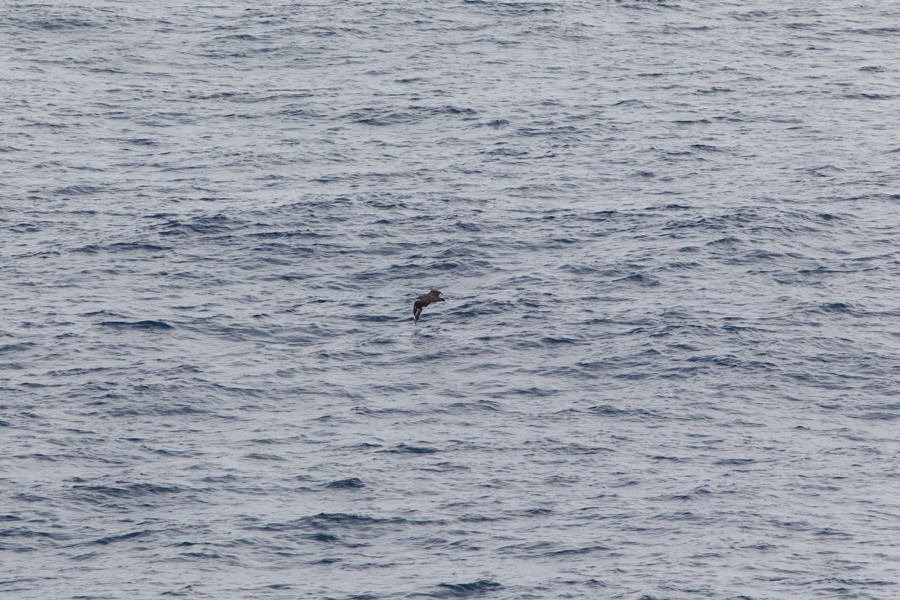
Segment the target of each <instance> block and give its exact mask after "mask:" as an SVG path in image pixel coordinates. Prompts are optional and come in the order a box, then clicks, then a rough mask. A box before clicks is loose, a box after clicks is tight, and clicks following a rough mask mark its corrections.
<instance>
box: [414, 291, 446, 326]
mask: <svg viewBox="0 0 900 600" xmlns="http://www.w3.org/2000/svg"><path fill="white" fill-rule="evenodd" d="M444 300H445V298H441V291H440V290H436V289H434V288H431V291H430V292H428V293H427V294H422V295H421V296H419V297H418V298H416V303H415V304H413V318H414V319H415V322H416V323H418V322H419V316H420V315H421V314H422V309H423V308H425V307H426V306H428V305H429V304H431V303H432V302H443V301H444Z"/></svg>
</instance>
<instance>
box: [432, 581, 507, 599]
mask: <svg viewBox="0 0 900 600" xmlns="http://www.w3.org/2000/svg"><path fill="white" fill-rule="evenodd" d="M437 588H438V589H437V591H434V592H431V593H430V594H425V595H426V596H428V597H431V598H474V597H476V596H483V595H486V594H488V593H490V592H497V591H499V590H502V589H503V586H502V585H500V584H499V583H497V582H496V581H490V580H487V579H480V580H478V581H473V582H472V583H440V584H438V586H437Z"/></svg>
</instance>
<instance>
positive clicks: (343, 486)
mask: <svg viewBox="0 0 900 600" xmlns="http://www.w3.org/2000/svg"><path fill="white" fill-rule="evenodd" d="M325 487H327V488H330V489H333V490H356V489H359V488H363V487H366V484H365V483H363V481H362V479H359V478H357V477H350V478H348V479H339V480H337V481H332V482H331V483H327V484H325Z"/></svg>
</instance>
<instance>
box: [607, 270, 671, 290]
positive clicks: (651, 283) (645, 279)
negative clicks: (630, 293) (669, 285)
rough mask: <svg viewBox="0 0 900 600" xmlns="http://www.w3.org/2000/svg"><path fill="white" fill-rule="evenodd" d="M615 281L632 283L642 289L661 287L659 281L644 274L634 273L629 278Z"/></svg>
mask: <svg viewBox="0 0 900 600" xmlns="http://www.w3.org/2000/svg"><path fill="white" fill-rule="evenodd" d="M614 281H616V282H619V283H631V284H635V285H639V286H642V287H657V286H658V285H660V282H659V280H658V279H656V278H655V277H651V276H649V275H644V274H643V273H632V274H631V275H628V276H627V277H622V278H619V279H615V280H614Z"/></svg>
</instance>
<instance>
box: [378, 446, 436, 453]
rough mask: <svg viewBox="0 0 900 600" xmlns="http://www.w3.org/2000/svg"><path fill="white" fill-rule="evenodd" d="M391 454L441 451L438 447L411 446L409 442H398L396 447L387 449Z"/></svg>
mask: <svg viewBox="0 0 900 600" xmlns="http://www.w3.org/2000/svg"><path fill="white" fill-rule="evenodd" d="M385 452H389V453H391V454H437V453H438V452H440V451H439V450H438V449H437V448H431V447H429V446H409V445H407V444H398V445H397V447H396V448H392V449H390V450H385Z"/></svg>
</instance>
